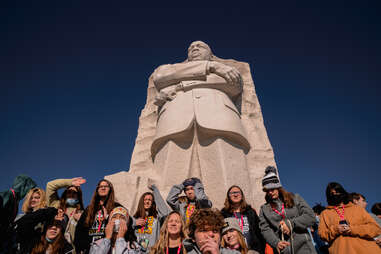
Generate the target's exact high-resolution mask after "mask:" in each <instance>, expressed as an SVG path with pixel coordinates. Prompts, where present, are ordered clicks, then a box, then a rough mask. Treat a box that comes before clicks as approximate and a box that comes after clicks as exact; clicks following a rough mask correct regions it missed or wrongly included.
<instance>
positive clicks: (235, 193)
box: [229, 191, 241, 196]
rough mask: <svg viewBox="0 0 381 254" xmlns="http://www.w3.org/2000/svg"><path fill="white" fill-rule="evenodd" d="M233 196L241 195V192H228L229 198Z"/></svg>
mask: <svg viewBox="0 0 381 254" xmlns="http://www.w3.org/2000/svg"><path fill="white" fill-rule="evenodd" d="M233 195H241V192H240V191H232V192H229V196H233Z"/></svg>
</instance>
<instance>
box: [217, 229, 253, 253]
mask: <svg viewBox="0 0 381 254" xmlns="http://www.w3.org/2000/svg"><path fill="white" fill-rule="evenodd" d="M236 232H237V233H238V243H239V247H240V249H239V252H241V254H247V252H248V251H249V249H248V248H247V245H246V241H245V238H244V237H243V235H242V234H241V232H239V231H237V230H236ZM221 246H222V247H224V248H228V244H227V243H226V242H225V239H224V237H223V235H222V236H221Z"/></svg>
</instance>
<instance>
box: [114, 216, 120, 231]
mask: <svg viewBox="0 0 381 254" xmlns="http://www.w3.org/2000/svg"><path fill="white" fill-rule="evenodd" d="M119 226H120V220H118V219H117V220H115V222H114V232H119Z"/></svg>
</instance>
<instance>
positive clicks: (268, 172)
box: [262, 166, 282, 190]
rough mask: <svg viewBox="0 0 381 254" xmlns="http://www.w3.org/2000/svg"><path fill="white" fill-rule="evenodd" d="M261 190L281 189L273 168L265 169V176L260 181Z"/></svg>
mask: <svg viewBox="0 0 381 254" xmlns="http://www.w3.org/2000/svg"><path fill="white" fill-rule="evenodd" d="M262 187H263V190H271V189H277V188H280V187H282V184H280V180H279V177H278V173H277V170H276V168H275V167H273V166H268V167H267V168H266V169H265V176H264V177H263V179H262Z"/></svg>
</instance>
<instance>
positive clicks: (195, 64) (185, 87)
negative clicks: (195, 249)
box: [151, 41, 251, 202]
mask: <svg viewBox="0 0 381 254" xmlns="http://www.w3.org/2000/svg"><path fill="white" fill-rule="evenodd" d="M153 82H154V85H155V87H156V89H157V91H158V92H159V94H158V96H157V97H156V101H155V104H156V105H158V106H159V110H158V120H157V125H156V135H155V138H154V140H153V142H152V146H151V153H152V158H153V161H154V170H155V172H156V173H157V175H160V176H161V180H159V184H160V185H161V187H163V188H170V187H171V186H173V185H175V184H179V183H181V182H182V181H183V180H184V179H186V178H189V177H198V178H200V179H201V181H202V182H203V184H204V186H213V187H211V188H213V189H214V191H213V193H208V192H206V194H207V195H208V196H209V198H211V199H212V200H213V199H214V200H216V199H224V195H225V193H226V190H227V189H228V188H229V187H230V186H231V185H233V184H236V185H239V186H242V187H243V188H245V187H249V186H250V177H249V172H248V170H247V165H246V159H245V154H246V153H247V152H248V151H249V149H250V144H249V141H248V140H247V137H246V131H245V128H244V127H243V125H242V123H241V114H240V112H239V111H238V109H237V107H236V106H235V104H234V103H233V101H235V99H237V97H238V96H239V95H240V94H241V93H242V87H243V86H242V78H241V75H240V73H239V72H238V70H237V69H236V68H234V67H230V66H228V65H225V64H223V63H219V62H216V61H212V51H211V50H210V48H209V46H208V45H207V44H205V43H204V42H201V41H195V42H193V43H192V44H191V45H190V46H189V48H188V59H187V61H186V62H184V63H178V64H168V65H162V66H160V67H159V68H157V69H156V70H155V72H154V73H153ZM206 189H208V188H207V187H206ZM245 193H246V196H247V198H249V200H251V193H250V191H249V189H246V191H245ZM214 200H213V201H214ZM217 202H218V201H217Z"/></svg>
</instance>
